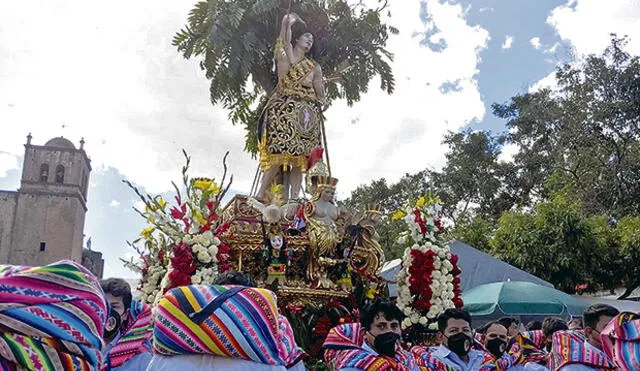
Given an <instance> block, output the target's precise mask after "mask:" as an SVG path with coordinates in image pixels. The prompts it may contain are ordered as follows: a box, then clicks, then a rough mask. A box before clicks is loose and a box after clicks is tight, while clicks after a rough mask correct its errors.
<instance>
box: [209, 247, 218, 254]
mask: <svg viewBox="0 0 640 371" xmlns="http://www.w3.org/2000/svg"><path fill="white" fill-rule="evenodd" d="M209 254H211V256H216V254H218V246H216V245H211V246H209Z"/></svg>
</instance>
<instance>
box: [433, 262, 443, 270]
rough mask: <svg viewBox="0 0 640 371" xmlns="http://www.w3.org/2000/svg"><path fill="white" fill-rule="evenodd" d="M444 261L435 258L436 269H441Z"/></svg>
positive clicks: (434, 266) (434, 265)
mask: <svg viewBox="0 0 640 371" xmlns="http://www.w3.org/2000/svg"><path fill="white" fill-rule="evenodd" d="M441 265H442V263H440V260H434V261H433V268H434V269H440V267H441Z"/></svg>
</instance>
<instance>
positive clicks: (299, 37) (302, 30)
mask: <svg viewBox="0 0 640 371" xmlns="http://www.w3.org/2000/svg"><path fill="white" fill-rule="evenodd" d="M315 41H316V40H315V36H314V34H313V32H311V30H309V29H308V28H307V27H306V26H305V25H304V24H301V23H296V24H294V25H293V27H292V28H291V44H292V45H293V47H294V48H296V47H299V48H301V49H302V50H304V53H305V54H307V55H308V56H310V57H311V58H315V53H316V43H315Z"/></svg>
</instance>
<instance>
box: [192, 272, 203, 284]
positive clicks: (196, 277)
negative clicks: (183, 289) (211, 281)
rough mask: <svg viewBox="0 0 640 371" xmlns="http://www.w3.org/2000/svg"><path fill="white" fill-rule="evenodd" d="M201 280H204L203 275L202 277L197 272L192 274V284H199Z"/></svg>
mask: <svg viewBox="0 0 640 371" xmlns="http://www.w3.org/2000/svg"><path fill="white" fill-rule="evenodd" d="M200 282H202V277H200V276H199V275H197V274H194V275H193V276H191V284H193V285H197V284H199V283H200Z"/></svg>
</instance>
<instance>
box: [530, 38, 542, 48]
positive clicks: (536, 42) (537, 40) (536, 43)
mask: <svg viewBox="0 0 640 371" xmlns="http://www.w3.org/2000/svg"><path fill="white" fill-rule="evenodd" d="M529 43H531V46H533V47H534V48H536V49H540V47H541V46H542V44H541V43H540V38H539V37H537V36H536V37H532V38H531V40H529Z"/></svg>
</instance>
